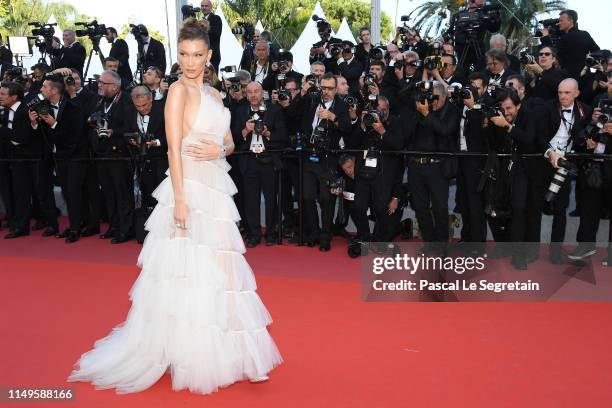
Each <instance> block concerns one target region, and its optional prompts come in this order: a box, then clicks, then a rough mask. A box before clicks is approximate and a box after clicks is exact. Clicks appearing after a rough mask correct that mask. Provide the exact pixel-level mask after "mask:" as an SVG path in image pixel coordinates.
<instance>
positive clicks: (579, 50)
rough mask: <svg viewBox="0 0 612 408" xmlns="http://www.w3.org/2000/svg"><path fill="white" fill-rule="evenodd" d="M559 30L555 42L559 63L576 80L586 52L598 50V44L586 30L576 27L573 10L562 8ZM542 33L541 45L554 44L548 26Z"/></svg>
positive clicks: (576, 22)
mask: <svg viewBox="0 0 612 408" xmlns="http://www.w3.org/2000/svg"><path fill="white" fill-rule="evenodd" d="M559 30H560V31H561V32H562V33H563V35H561V37H560V38H559V41H558V42H557V44H556V48H557V51H558V56H559V63H560V64H561V68H563V69H565V70H566V71H567V73H568V75H569V76H570V77H571V78H574V79H575V80H578V79H579V76H580V70H581V69H582V67H584V63H585V60H586V56H587V54H588V53H589V52H591V51H598V50H599V46H598V45H597V44H596V43H595V41H594V40H593V38H591V35H590V34H589V33H588V32H586V31H582V30H579V29H578V13H576V12H575V11H574V10H563V11H562V12H560V13H559ZM542 34H543V36H542V37H541V38H540V41H541V43H542V45H554V44H552V41H551V38H550V36H549V30H548V28H544V29H543V30H542Z"/></svg>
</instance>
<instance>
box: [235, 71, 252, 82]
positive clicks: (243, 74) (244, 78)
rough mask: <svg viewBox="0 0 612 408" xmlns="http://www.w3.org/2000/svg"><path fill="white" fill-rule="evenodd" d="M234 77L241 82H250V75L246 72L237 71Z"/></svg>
mask: <svg viewBox="0 0 612 408" xmlns="http://www.w3.org/2000/svg"><path fill="white" fill-rule="evenodd" d="M236 76H237V77H238V78H239V79H240V80H241V81H249V82H250V81H251V80H252V79H251V73H250V72H249V71H247V70H244V69H241V70H239V71H237V72H236Z"/></svg>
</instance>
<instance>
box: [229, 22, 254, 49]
mask: <svg viewBox="0 0 612 408" xmlns="http://www.w3.org/2000/svg"><path fill="white" fill-rule="evenodd" d="M232 34H234V35H241V36H242V38H243V39H244V42H245V43H247V44H249V43H252V42H253V37H254V36H255V26H254V25H253V24H251V23H246V22H244V21H241V22H239V23H238V24H236V27H234V28H232Z"/></svg>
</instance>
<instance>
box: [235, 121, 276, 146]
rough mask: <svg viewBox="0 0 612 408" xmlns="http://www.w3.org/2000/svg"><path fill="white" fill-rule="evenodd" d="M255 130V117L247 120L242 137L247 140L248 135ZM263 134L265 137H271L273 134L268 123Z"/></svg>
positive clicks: (264, 126)
mask: <svg viewBox="0 0 612 408" xmlns="http://www.w3.org/2000/svg"><path fill="white" fill-rule="evenodd" d="M254 131H255V120H253V119H249V120H247V121H246V123H245V124H244V129H242V139H243V140H245V141H246V139H247V136H248V135H250V134H251V133H253V132H254ZM261 135H262V136H263V137H265V138H266V139H270V136H271V135H272V133H271V132H270V131H269V130H268V127H267V126H266V125H263V132H261Z"/></svg>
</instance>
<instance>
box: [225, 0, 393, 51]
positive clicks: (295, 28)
mask: <svg viewBox="0 0 612 408" xmlns="http://www.w3.org/2000/svg"><path fill="white" fill-rule="evenodd" d="M316 2H317V0H283V1H278V0H226V1H225V2H224V3H223V5H222V6H221V7H222V8H223V12H224V13H225V16H226V17H227V20H228V22H229V24H230V26H232V27H233V26H234V25H235V24H236V23H237V22H239V21H248V22H251V23H253V24H254V23H255V22H257V20H261V22H262V24H263V25H264V27H266V28H267V29H268V30H269V31H271V32H272V36H273V38H274V40H275V42H276V43H277V44H278V45H279V46H281V47H284V48H289V47H291V46H292V45H293V44H294V43H295V41H296V40H297V39H298V37H299V35H300V34H301V32H302V31H303V30H304V27H305V26H306V23H307V22H308V19H309V18H310V15H311V14H312V10H313V9H314V6H315V4H316ZM321 7H322V8H323V11H324V12H325V16H326V17H327V18H328V20H329V22H330V24H331V25H332V28H333V29H334V30H337V29H338V28H339V27H340V23H341V22H342V19H343V18H344V17H346V19H347V21H348V23H349V25H350V26H351V27H352V30H353V34H354V35H355V36H357V34H358V31H359V27H361V26H370V5H369V4H368V3H364V2H363V1H360V0H322V1H321ZM381 27H382V29H381V34H382V38H383V39H384V38H389V35H390V34H391V31H392V30H393V27H392V24H391V18H390V17H389V16H387V15H386V14H385V13H383V14H382V22H381Z"/></svg>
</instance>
